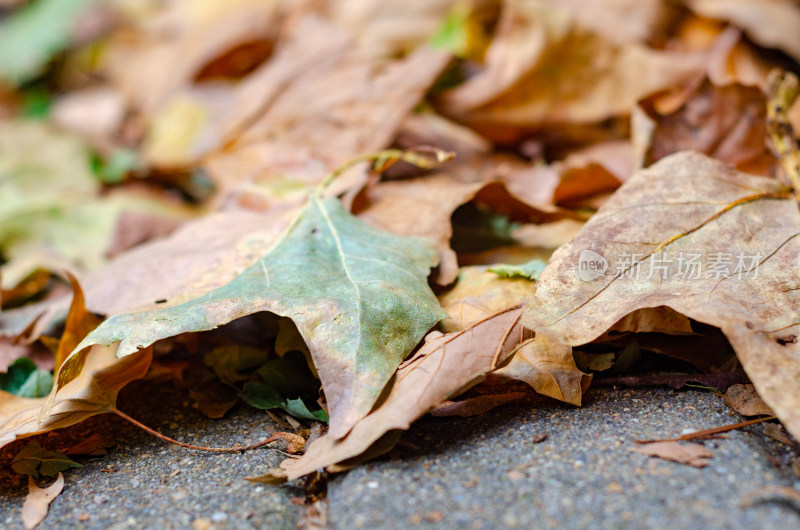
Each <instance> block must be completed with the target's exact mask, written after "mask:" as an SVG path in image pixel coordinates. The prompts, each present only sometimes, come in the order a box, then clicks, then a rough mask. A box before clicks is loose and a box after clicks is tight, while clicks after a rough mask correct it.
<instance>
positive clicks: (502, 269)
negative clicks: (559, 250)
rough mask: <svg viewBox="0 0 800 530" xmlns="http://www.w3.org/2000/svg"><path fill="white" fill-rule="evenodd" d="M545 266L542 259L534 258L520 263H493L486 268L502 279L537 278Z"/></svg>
mask: <svg viewBox="0 0 800 530" xmlns="http://www.w3.org/2000/svg"><path fill="white" fill-rule="evenodd" d="M546 266H547V263H545V262H544V261H542V260H540V259H534V260H531V261H529V262H527V263H523V264H522V265H495V266H493V267H491V268H489V269H487V270H488V271H489V272H493V273H495V274H497V275H498V276H499V277H500V278H504V279H523V280H538V279H539V275H540V274H541V273H542V271H543V270H544V268H545V267H546Z"/></svg>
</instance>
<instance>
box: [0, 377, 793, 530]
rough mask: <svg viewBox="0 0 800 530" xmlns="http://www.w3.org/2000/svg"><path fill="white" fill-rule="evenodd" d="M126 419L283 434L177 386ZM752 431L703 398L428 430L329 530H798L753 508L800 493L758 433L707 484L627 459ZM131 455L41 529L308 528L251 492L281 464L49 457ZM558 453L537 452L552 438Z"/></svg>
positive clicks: (134, 407) (525, 411)
mask: <svg viewBox="0 0 800 530" xmlns="http://www.w3.org/2000/svg"><path fill="white" fill-rule="evenodd" d="M120 407H121V408H122V409H123V410H125V411H127V412H129V413H130V414H131V415H133V416H134V417H136V418H138V419H140V420H142V421H143V422H145V423H146V424H148V425H151V426H153V427H155V428H157V429H159V430H162V431H163V432H164V433H166V434H169V435H171V436H174V437H176V438H178V439H181V440H186V441H191V442H194V443H200V444H207V445H220V446H227V445H232V444H247V443H251V442H254V441H257V440H259V439H262V438H265V437H266V436H268V435H269V433H268V431H267V430H266V427H267V426H268V425H270V422H269V420H268V418H266V417H265V415H264V414H263V412H260V411H257V410H255V409H251V408H249V407H246V406H237V407H235V408H234V409H233V410H232V411H231V412H230V413H229V414H228V416H227V417H226V418H225V419H222V420H209V419H206V418H205V417H203V416H202V415H200V414H199V413H198V412H197V411H196V410H194V409H192V408H191V406H190V405H189V400H188V398H187V396H186V394H185V392H183V391H181V390H177V389H173V388H171V386H170V385H168V384H155V383H152V382H136V383H134V384H132V385H131V386H130V387H128V388H127V389H125V391H124V392H123V394H122V395H121V398H120ZM740 420H741V417H740V416H738V415H737V414H734V413H733V412H731V411H730V410H729V409H728V408H727V407H726V406H725V405H723V403H722V401H721V400H720V398H718V397H717V396H715V395H713V394H708V393H703V392H698V391H672V390H661V389H643V390H611V389H594V390H590V392H589V394H588V395H587V397H586V404H585V406H584V407H583V408H575V407H571V406H567V405H563V404H560V403H558V402H555V401H552V400H547V399H543V398H542V399H537V398H532V399H530V400H527V401H524V402H520V403H516V404H511V405H506V406H503V407H500V408H497V409H495V410H493V411H490V412H489V413H487V414H484V415H482V416H477V417H472V418H453V417H451V418H431V417H428V418H424V419H423V420H421V421H420V422H418V423H417V424H416V425H414V426H413V427H412V429H411V431H410V432H408V433H407V434H406V435H405V436H404V437H403V440H402V443H401V445H400V446H399V447H398V448H397V449H395V450H394V451H393V452H392V453H390V454H389V455H388V456H387V457H384V458H382V459H380V460H377V461H373V462H371V463H367V464H365V465H363V466H361V467H359V468H356V469H354V470H353V471H351V472H349V473H347V474H342V475H337V476H335V477H334V478H333V479H332V480H331V482H330V484H329V486H328V494H329V504H330V508H329V513H328V518H327V519H328V523H329V525H330V526H331V527H333V528H335V529H346V530H352V529H355V528H408V527H419V528H459V529H468V528H570V529H574V528H690V527H704V526H705V527H713V528H797V527H798V526H800V516H799V515H798V513H797V512H795V511H793V510H792V509H791V508H790V507H788V506H787V505H782V504H775V503H770V504H759V505H756V506H753V507H750V508H742V507H741V501H742V500H743V499H744V498H745V497H746V496H747V495H749V494H751V493H752V492H754V491H758V490H759V488H762V487H764V486H766V485H784V486H794V487H797V488H800V481H799V479H798V478H797V477H795V476H794V474H793V473H792V471H791V463H792V461H793V460H794V459H795V458H797V457H798V454H797V452H796V451H795V450H794V449H793V448H791V447H789V446H786V445H783V444H780V443H778V442H776V441H774V440H772V439H771V438H769V437H767V436H766V435H765V434H764V429H763V426H761V425H756V426H753V427H749V428H747V429H745V430H742V431H737V432H733V433H729V434H728V436H727V438H725V439H719V440H714V441H707V442H703V443H704V444H705V446H706V447H708V448H710V449H711V450H712V451H713V452H714V458H713V459H712V460H711V463H710V465H709V466H708V467H706V468H703V469H696V468H693V467H689V466H684V465H680V464H676V463H673V462H668V461H664V460H660V459H656V458H651V457H647V456H644V455H641V454H636V453H631V452H629V451H628V449H629V448H630V447H633V440H635V439H641V438H651V437H653V438H663V437H674V436H678V435H680V434H681V433H682V432H684V431H686V430H689V429H702V428H708V427H715V426H718V425H724V424H728V423H733V422H736V421H740ZM95 432H99V433H106V434H107V435H109V436H111V437H113V439H114V440H115V441H116V444H117V445H115V446H114V447H112V448H110V449H109V453H108V454H107V455H104V456H98V457H82V458H78V460H79V461H80V462H81V463H82V464H83V467H81V468H79V469H74V470H70V471H68V472H67V473H66V477H67V485H66V487H65V489H64V492H63V493H62V494H61V495H60V496H59V497H58V498H57V499H56V500H55V501H54V502H53V504H52V505H51V509H50V513H49V515H48V517H47V519H46V521H45V523H44V525H43V526H42V527H41V528H48V529H50V528H54V529H61V528H70V529H72V528H85V529H106V528H111V529H115V530H122V529H128V528H130V529H134V528H142V529H144V528H167V529H169V528H176V529H177V528H192V529H197V530H202V529H227V528H231V529H240V528H242V529H244V528H278V529H281V528H286V529H289V528H296V527H297V526H298V524H299V525H300V526H301V527H302V521H303V520H304V514H305V509H304V508H303V507H301V506H298V505H297V504H295V503H293V502H291V499H292V497H298V496H301V495H302V491H301V490H300V489H299V488H298V487H296V486H292V485H285V486H269V485H260V484H253V483H250V482H247V481H245V480H243V477H245V476H249V475H252V474H256V473H260V472H263V471H266V470H267V469H269V468H271V467H274V466H276V465H277V464H278V463H279V462H280V461H281V460H282V459H283V458H284V455H282V454H281V453H280V452H279V451H278V450H277V449H273V448H267V449H260V450H256V451H251V452H249V453H245V454H230V455H229V454H209V453H198V452H194V451H189V450H186V449H181V448H178V447H173V446H168V445H167V444H165V443H163V442H161V441H159V440H157V439H154V438H153V437H151V436H150V435H148V434H146V433H143V432H141V431H139V430H137V429H135V428H133V427H132V426H130V425H129V424H127V423H125V422H123V421H122V420H120V419H118V418H116V417H110V416H102V417H97V418H93V419H91V420H89V421H87V422H85V423H83V424H81V425H78V426H76V427H73V428H70V429H67V430H64V431H62V432H60V433H58V434H56V435H50V436H48V435H44V436H42V437H40V438H39V439H40V441H41V443H42V445H44V446H45V447H50V448H53V446H54V444H55V445H56V446H57V445H59V444H68V442H69V440H70V439H72V440H75V441H78V440H80V439H82V438H83V437H85V436H87V435H89V434H92V433H95ZM542 434H546V435H547V438H546V440H544V441H542V442H540V443H534V440H535V439H536V437H537V435H542ZM24 443H26V442H24V441H23V442H17V443H16V444H13V445H11V446H9V447H7V448H6V449H4V450H3V451H2V454H0V457H2V461H3V464H2V466H1V467H0V492H2V495H0V527H2V528H4V529H5V528H8V529H17V528H21V527H22V526H21V523H20V515H19V509H20V507H21V506H22V502H23V500H24V496H25V493H26V489H27V488H26V482H25V478H24V477H20V476H19V475H15V474H14V473H11V472H9V471H8V462H9V461H10V459H11V456H12V455H13V454H14V453H16V452H17V451H18V450H19V448H20V447H21V446H22V445H24Z"/></svg>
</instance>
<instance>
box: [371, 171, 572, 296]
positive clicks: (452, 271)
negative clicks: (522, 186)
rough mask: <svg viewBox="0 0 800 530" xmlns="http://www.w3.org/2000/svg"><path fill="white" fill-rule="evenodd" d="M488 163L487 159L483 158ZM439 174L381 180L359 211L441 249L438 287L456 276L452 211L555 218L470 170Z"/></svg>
mask: <svg viewBox="0 0 800 530" xmlns="http://www.w3.org/2000/svg"><path fill="white" fill-rule="evenodd" d="M484 162H487V163H488V160H485V159H484ZM454 171H455V173H454V174H448V173H440V174H435V175H430V176H426V177H419V178H414V179H406V180H400V181H390V182H381V183H378V184H376V185H373V186H369V187H367V189H365V190H364V192H363V194H362V195H363V200H364V201H365V202H366V205H365V206H363V207H362V208H361V209H360V210H359V211H358V212H357V213H358V216H359V217H360V218H361V219H363V220H365V221H367V222H368V223H370V224H372V225H374V226H377V227H378V228H382V229H384V230H388V231H389V232H393V233H395V234H399V235H409V236H424V237H428V238H430V239H433V240H434V241H436V243H437V245H438V248H439V256H440V261H439V274H438V276H437V278H436V281H437V283H439V284H441V285H448V284H450V283H452V282H453V280H455V279H456V276H457V275H458V263H457V260H456V254H455V252H454V251H453V250H452V249H451V248H450V238H451V237H452V235H453V227H452V223H451V217H452V215H453V212H454V211H455V210H456V208H458V207H459V206H461V205H462V204H465V203H467V202H469V201H471V200H474V201H475V202H477V203H480V204H485V205H487V206H488V207H489V208H490V209H492V210H493V211H495V212H497V213H501V214H505V215H508V216H509V217H511V218H514V219H520V218H521V219H524V220H526V221H535V220H547V219H549V218H558V216H559V214H558V213H549V212H554V209H553V208H552V207H550V206H549V205H548V204H547V203H543V204H532V203H531V202H528V201H522V200H520V199H519V198H517V197H516V196H515V195H514V194H512V193H510V192H509V191H508V189H507V188H506V187H505V186H504V184H503V183H502V182H499V181H487V180H476V179H475V178H470V172H471V171H470V170H466V169H464V168H457V169H455V170H454Z"/></svg>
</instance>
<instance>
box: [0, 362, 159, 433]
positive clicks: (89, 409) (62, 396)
mask: <svg viewBox="0 0 800 530" xmlns="http://www.w3.org/2000/svg"><path fill="white" fill-rule="evenodd" d="M115 352H116V348H105V347H100V346H96V347H94V348H92V349H91V350H89V351H88V352H84V355H81V356H79V357H73V358H72V359H75V360H81V361H82V366H80V372H79V373H78V375H77V377H75V378H74V379H71V380H70V381H69V382H68V383H66V384H64V385H63V386H60V387H58V388H56V387H55V386H54V387H53V390H52V391H51V393H50V397H48V398H38V399H29V398H22V397H18V396H14V395H13V394H9V393H7V392H0V447H2V446H4V445H7V444H9V443H11V442H13V441H14V440H15V439H17V438H22V437H25V436H31V435H33V434H39V433H43V432H47V431H52V430H54V429H60V428H62V427H69V426H70V425H74V424H76V423H79V422H81V421H83V420H85V419H86V418H89V417H91V416H94V415H96V414H102V413H106V412H111V410H112V409H113V408H114V406H115V404H116V399H117V393H118V392H119V391H120V390H121V389H122V387H124V386H125V385H126V384H128V383H129V382H130V381H132V380H134V379H138V378H140V377H143V376H144V374H145V373H146V372H147V368H148V367H149V366H150V360H151V357H152V352H151V350H150V349H149V348H148V349H144V350H140V351H139V352H136V353H134V354H132V355H129V356H127V357H125V358H123V359H118V358H117V357H116V355H115ZM69 363H70V361H69V360H68V362H67V363H65V364H64V365H63V366H62V368H61V372H64V371H65V367H68V366H69ZM78 364H80V363H78ZM71 372H72V373H73V374H74V373H75V367H73V369H72V370H71ZM57 379H58V378H57Z"/></svg>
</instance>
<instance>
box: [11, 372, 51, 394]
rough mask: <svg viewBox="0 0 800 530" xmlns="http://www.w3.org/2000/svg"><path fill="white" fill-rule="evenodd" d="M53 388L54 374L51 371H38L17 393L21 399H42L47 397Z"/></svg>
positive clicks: (33, 373) (31, 375) (30, 376)
mask: <svg viewBox="0 0 800 530" xmlns="http://www.w3.org/2000/svg"><path fill="white" fill-rule="evenodd" d="M51 388H53V374H51V373H50V371H49V370H40V369H37V370H34V371H33V372H32V373H31V374H30V375H29V376H28V379H27V380H26V381H25V383H24V384H23V385H22V386H21V387H20V389H19V391H17V392H15V393H16V394H17V395H18V396H21V397H26V398H40V397H45V396H47V395H48V394H49V393H50V389H51Z"/></svg>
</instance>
